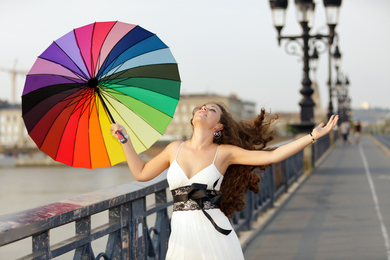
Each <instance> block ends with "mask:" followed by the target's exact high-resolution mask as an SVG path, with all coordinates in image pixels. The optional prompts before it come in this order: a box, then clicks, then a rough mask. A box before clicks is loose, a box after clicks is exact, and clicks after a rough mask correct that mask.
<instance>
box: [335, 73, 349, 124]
mask: <svg viewBox="0 0 390 260" xmlns="http://www.w3.org/2000/svg"><path fill="white" fill-rule="evenodd" d="M349 84H350V83H349V79H348V77H347V76H345V77H344V76H343V75H341V76H340V78H339V77H338V78H337V81H336V91H337V100H338V114H339V116H340V120H339V121H340V123H342V122H344V121H348V120H349V119H350V118H349V117H350V116H351V106H350V105H351V98H350V97H349Z"/></svg>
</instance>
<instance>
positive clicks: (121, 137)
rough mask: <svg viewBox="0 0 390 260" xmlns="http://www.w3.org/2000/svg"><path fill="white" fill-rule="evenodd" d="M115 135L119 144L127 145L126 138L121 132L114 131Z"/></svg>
mask: <svg viewBox="0 0 390 260" xmlns="http://www.w3.org/2000/svg"><path fill="white" fill-rule="evenodd" d="M116 133H117V135H118V136H119V142H121V143H122V144H125V143H127V138H126V136H127V135H126V136H124V135H123V134H122V132H121V131H116Z"/></svg>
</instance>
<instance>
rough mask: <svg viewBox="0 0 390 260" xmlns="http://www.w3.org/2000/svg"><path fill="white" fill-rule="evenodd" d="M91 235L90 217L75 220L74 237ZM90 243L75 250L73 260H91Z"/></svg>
mask: <svg viewBox="0 0 390 260" xmlns="http://www.w3.org/2000/svg"><path fill="white" fill-rule="evenodd" d="M90 234H91V216H87V217H85V218H81V219H79V220H76V235H77V236H89V235H90ZM92 254H93V253H92V248H91V243H88V244H85V245H84V246H81V247H78V248H76V251H75V253H74V257H73V260H83V259H92Z"/></svg>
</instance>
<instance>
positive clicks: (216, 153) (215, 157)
mask: <svg viewBox="0 0 390 260" xmlns="http://www.w3.org/2000/svg"><path fill="white" fill-rule="evenodd" d="M218 150H219V145H218V147H217V151H216V152H215V156H214V161H213V164H214V163H215V159H217V155H218Z"/></svg>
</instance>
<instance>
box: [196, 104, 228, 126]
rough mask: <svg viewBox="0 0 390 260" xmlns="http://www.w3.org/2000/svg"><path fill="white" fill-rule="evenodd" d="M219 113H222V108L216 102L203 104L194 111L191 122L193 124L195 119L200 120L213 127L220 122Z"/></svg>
mask: <svg viewBox="0 0 390 260" xmlns="http://www.w3.org/2000/svg"><path fill="white" fill-rule="evenodd" d="M221 115H222V110H221V108H220V107H219V106H218V105H217V104H214V103H210V104H205V105H203V106H201V107H200V109H199V110H197V111H196V112H195V114H194V117H193V123H194V125H195V123H196V121H197V120H201V121H202V122H205V123H207V124H208V125H210V127H215V126H217V125H218V124H220V123H219V121H220V119H221ZM220 125H222V124H220ZM218 130H220V129H218Z"/></svg>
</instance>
